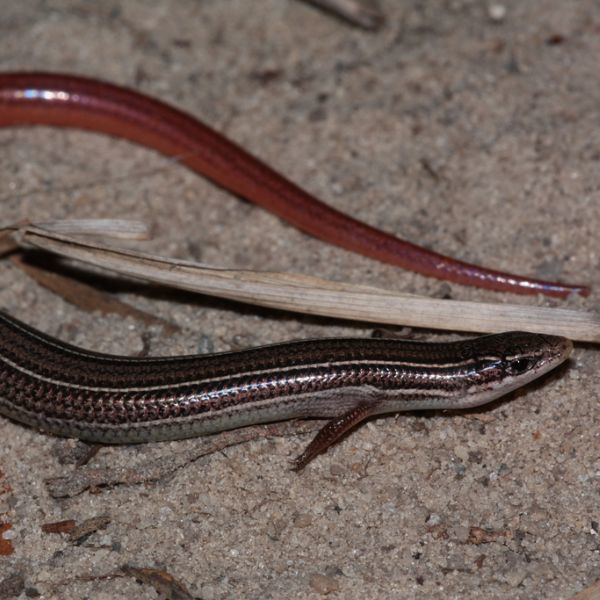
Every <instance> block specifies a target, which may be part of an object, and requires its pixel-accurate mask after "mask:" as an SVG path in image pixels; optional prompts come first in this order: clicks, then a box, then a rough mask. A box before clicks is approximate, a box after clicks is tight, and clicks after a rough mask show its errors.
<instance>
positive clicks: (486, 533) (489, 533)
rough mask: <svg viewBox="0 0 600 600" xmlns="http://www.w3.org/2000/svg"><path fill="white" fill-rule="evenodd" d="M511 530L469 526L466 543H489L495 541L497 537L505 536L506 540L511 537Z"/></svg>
mask: <svg viewBox="0 0 600 600" xmlns="http://www.w3.org/2000/svg"><path fill="white" fill-rule="evenodd" d="M512 537H513V535H512V531H510V530H508V529H504V530H502V529H497V530H494V529H482V528H481V527H471V529H469V538H468V539H467V543H468V544H475V545H479V544H490V543H491V542H495V541H497V540H498V539H499V538H506V539H507V540H510V539H512Z"/></svg>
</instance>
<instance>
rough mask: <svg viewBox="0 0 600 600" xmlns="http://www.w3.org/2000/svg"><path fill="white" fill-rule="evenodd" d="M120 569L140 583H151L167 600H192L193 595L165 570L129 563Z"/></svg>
mask: <svg viewBox="0 0 600 600" xmlns="http://www.w3.org/2000/svg"><path fill="white" fill-rule="evenodd" d="M121 570H122V571H123V573H125V575H130V576H131V577H135V579H136V580H137V581H139V582H141V583H145V584H147V585H151V586H152V587H153V588H154V589H155V590H156V591H157V592H158V594H161V595H162V596H164V597H166V598H168V599H169V600H193V596H192V595H191V594H190V593H189V592H188V591H187V588H186V587H185V586H184V585H183V584H182V583H181V582H179V581H177V579H175V577H173V575H171V574H170V573H167V572H166V571H163V570H161V569H152V568H148V567H132V566H130V565H124V566H123V567H121Z"/></svg>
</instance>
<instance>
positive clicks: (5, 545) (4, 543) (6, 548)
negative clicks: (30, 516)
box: [0, 523, 15, 556]
mask: <svg viewBox="0 0 600 600" xmlns="http://www.w3.org/2000/svg"><path fill="white" fill-rule="evenodd" d="M10 529H12V525H11V524H10V523H0V556H10V555H11V554H12V553H13V552H14V551H15V548H14V546H13V545H12V542H11V541H10V540H6V539H4V537H3V536H4V533H5V532H7V531H9V530H10Z"/></svg>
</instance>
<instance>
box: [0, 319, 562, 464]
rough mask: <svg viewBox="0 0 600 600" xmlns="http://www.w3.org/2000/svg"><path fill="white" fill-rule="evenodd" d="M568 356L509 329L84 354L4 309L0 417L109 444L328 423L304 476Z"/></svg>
mask: <svg viewBox="0 0 600 600" xmlns="http://www.w3.org/2000/svg"><path fill="white" fill-rule="evenodd" d="M571 350H572V344H571V342H570V341H569V340H567V339H565V338H562V337H556V336H548V335H539V334H535V333H523V332H509V333H501V334H495V335H487V336H482V337H478V338H474V339H468V340H463V341H457V342H449V343H422V342H421V343H419V342H412V341H399V340H395V339H323V340H306V341H299V342H288V343H284V344H276V345H272V346H264V347H259V348H252V349H249V350H244V351H241V352H226V353H220V354H210V355H193V356H175V357H172V358H132V357H123V356H111V355H106V354H99V353H96V352H91V351H88V350H83V349H80V348H76V347H74V346H71V345H68V344H66V343H63V342H62V341H59V340H58V339H55V338H53V337H50V336H48V335H45V334H43V333H41V332H39V331H36V330H35V329H33V328H31V327H29V326H27V325H25V324H24V323H21V322H20V321H18V320H17V319H15V318H13V317H10V316H8V315H7V314H4V313H0V413H1V414H4V415H5V416H7V417H10V418H12V419H15V420H17V421H20V422H22V423H25V424H28V425H31V426H34V427H37V428H40V429H42V430H45V431H48V432H50V433H54V434H57V435H63V436H72V437H78V438H80V439H83V440H88V441H93V442H103V443H112V444H119V443H136V442H150V441H159V440H174V439H180V438H186V437H191V436H196V435H203V434H208V433H214V432H219V431H224V430H227V429H233V428H237V427H242V426H246V425H251V424H256V423H266V422H272V421H280V420H286V419H292V418H306V417H321V418H328V419H330V420H329V421H328V423H327V424H326V425H325V426H324V427H323V429H321V431H320V432H319V433H318V434H317V436H316V437H315V438H314V440H313V441H312V442H311V443H310V444H309V445H308V447H307V448H306V449H305V451H304V452H303V453H302V454H301V455H300V456H299V457H298V459H297V460H296V463H295V466H296V468H298V469H300V468H303V467H304V466H305V465H306V464H307V463H308V462H309V461H310V460H312V459H313V458H314V457H315V456H316V455H317V454H319V453H320V452H322V451H324V450H325V449H327V448H328V447H329V446H330V445H331V444H332V443H334V442H335V441H336V440H338V439H339V438H340V437H341V436H342V435H344V433H346V432H347V431H349V430H350V429H352V428H353V427H354V426H355V425H357V424H358V423H360V422H361V421H363V420H364V419H366V418H367V417H370V416H372V415H378V414H384V413H394V412H398V411H408V410H424V409H432V410H443V409H464V408H469V407H474V406H478V405H480V404H483V403H486V402H489V401H491V400H494V399H495V398H498V397H499V396H502V395H504V394H506V393H508V392H509V391H511V390H514V389H515V388H517V387H520V386H522V385H524V384H526V383H527V382H529V381H532V380H533V379H536V378H537V377H539V376H541V375H543V374H544V373H546V372H548V371H549V370H551V369H553V368H554V367H556V366H557V365H559V364H560V363H562V362H563V361H565V360H566V359H567V358H568V357H569V355H570V353H571Z"/></svg>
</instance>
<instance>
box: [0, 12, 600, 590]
mask: <svg viewBox="0 0 600 600" xmlns="http://www.w3.org/2000/svg"><path fill="white" fill-rule="evenodd" d="M490 6H491V5H488V4H486V3H484V2H474V1H471V0H457V1H453V2H445V1H441V0H439V1H436V0H426V1H425V2H422V1H416V0H410V1H405V2H395V1H393V0H386V1H384V2H382V7H383V8H384V10H385V12H386V13H387V16H388V24H387V26H386V27H385V28H384V29H383V30H382V31H381V32H380V33H378V34H375V35H374V34H368V33H363V32H360V31H358V30H355V29H352V28H350V27H347V26H345V25H343V24H341V23H339V22H337V21H335V20H333V19H330V18H327V17H324V16H323V15H322V14H320V13H319V12H318V11H316V10H314V9H313V8H310V7H308V6H305V5H303V4H300V3H297V2H293V1H291V0H253V1H252V2H247V1H244V0H218V1H217V0H213V1H194V0H177V1H170V2H167V1H165V2H160V3H159V2H156V3H148V2H142V1H141V0H136V1H130V2H116V1H109V2H98V3H91V2H83V1H75V0H71V1H69V0H53V1H52V2H46V1H42V0H40V1H39V2H35V1H23V2H12V3H10V2H6V3H4V4H3V7H2V13H1V14H0V35H1V39H2V44H1V46H0V68H1V69H2V70H3V71H5V70H16V69H38V70H52V71H65V72H71V73H79V74H85V75H90V76H97V77H100V78H104V79H108V80H111V81H114V82H117V83H122V84H126V85H129V86H132V87H135V88H137V89H140V90H143V91H144V92H147V93H149V94H152V95H154V96H157V97H159V98H162V99H163V100H166V101H169V102H171V103H173V104H175V105H177V106H179V107H182V108H184V109H186V110H188V111H190V112H192V113H194V114H195V115H198V116H199V117H201V118H202V119H203V120H205V121H206V122H208V123H210V124H212V125H213V126H214V127H216V128H217V129H219V130H221V131H223V132H226V133H227V135H229V136H230V137H232V138H234V139H235V140H237V141H238V142H240V143H241V144H243V145H245V146H246V147H248V148H249V149H251V150H252V151H253V152H255V153H256V154H257V155H259V156H261V157H262V158H263V159H265V160H266V161H268V162H269V163H271V164H272V165H274V166H276V167H277V168H278V169H280V170H281V171H283V172H284V173H285V174H287V175H288V176H289V177H290V178H292V179H293V180H294V181H296V182H298V183H299V184H301V185H303V186H305V187H306V188H308V189H309V190H310V191H312V192H314V193H315V194H316V195H318V196H319V197H321V198H323V199H324V200H326V201H327V202H329V203H331V204H332V205H334V206H336V207H338V208H340V209H342V210H344V211H347V212H348V213H351V214H353V215H355V216H356V217H358V218H361V219H364V220H365V221H368V222H369V223H371V224H373V225H376V226H379V227H383V228H385V229H387V230H389V231H392V232H397V233H398V234H399V235H402V236H404V237H407V238H409V239H411V240H414V241H417V242H419V243H422V244H424V245H425V246H427V247H432V248H435V249H437V250H439V251H442V252H445V253H449V254H451V255H455V256H458V257H461V258H463V259H467V260H471V261H475V262H479V263H481V264H485V265H487V266H493V267H497V268H505V269H512V270H514V271H518V272H521V273H525V274H533V275H537V276H544V277H550V278H560V279H563V280H565V281H574V282H588V283H590V284H591V285H592V286H593V287H594V293H593V295H592V296H591V297H590V298H589V299H587V300H586V301H580V300H574V299H571V300H570V301H569V302H568V304H571V305H573V306H585V307H587V308H598V305H599V300H598V299H599V296H598V290H600V272H599V271H598V268H597V267H598V248H597V239H598V230H599V228H600V193H599V190H600V169H599V160H600V128H599V127H598V123H599V116H600V112H599V106H600V80H599V74H598V57H599V56H600V35H599V34H600V6H599V5H598V3H597V2H592V1H584V0H581V1H573V2H564V1H562V0H546V1H535V0H509V1H507V2H503V3H502V4H501V5H500V6H501V7H503V8H504V9H505V14H504V16H503V18H502V19H500V20H496V21H495V20H494V19H492V18H491V16H490ZM494 11H497V12H496V13H494ZM492 13H494V14H501V13H502V11H499V12H498V5H494V8H493V10H492ZM0 148H1V152H0V173H1V178H0V181H1V182H2V183H1V187H0V196H2V220H3V221H13V220H17V219H19V218H22V217H25V216H28V217H32V218H42V217H43V218H46V217H57V218H58V217H92V216H93V217H114V216H135V217H136V218H139V219H142V220H145V221H147V222H148V223H150V224H151V225H152V227H153V231H154V233H155V236H154V238H153V240H152V241H150V242H148V243H145V244H144V245H143V246H141V247H142V249H144V250H147V251H150V252H156V253H162V254H167V255H170V256H175V257H183V258H192V259H195V260H202V261H205V262H208V263H212V264H218V265H225V266H237V267H244V268H255V269H269V270H286V271H296V272H304V273H310V274H316V275H319V276H323V277H329V278H334V279H340V280H346V281H354V282H360V283H365V284H371V285H378V286H382V287H388V288H391V289H396V290H405V291H410V292H416V293H422V294H427V295H433V296H449V297H452V298H460V299H473V300H475V299H482V300H492V299H493V300H500V301H502V300H507V301H508V300H510V301H519V302H523V303H533V304H540V303H545V304H549V305H558V304H560V303H559V302H550V301H547V300H542V299H539V298H529V299H526V298H515V297H514V296H510V295H508V294H507V295H497V294H492V293H487V292H482V291H478V290H475V289H469V288H466V287H461V286H457V285H449V284H446V283H442V282H439V281H435V280H430V279H426V278H424V277H420V276H417V275H414V274H410V273H405V272H402V271H400V270H398V269H396V268H393V267H388V266H385V265H381V264H378V263H376V262H374V261H371V260H368V259H366V258H362V257H359V256H355V255H353V254H350V253H348V252H345V251H343V250H339V249H336V248H333V247H329V246H326V245H325V244H323V243H321V242H318V241H316V240H313V239H309V238H308V237H306V236H305V235H303V234H301V233H299V232H298V231H296V230H294V229H292V228H290V227H288V226H287V225H285V224H282V223H281V222H280V221H279V220H278V219H277V218H275V217H273V216H271V215H269V214H267V213H266V212H264V211H262V210H260V209H258V208H255V207H253V206H252V205H249V204H247V203H244V202H242V201H240V200H239V199H237V198H234V197H232V196H231V195H229V194H227V193H225V192H223V191H221V190H219V189H216V188H215V187H214V186H213V185H211V184H210V183H208V182H207V181H205V180H204V179H202V178H201V177H198V176H196V175H194V174H193V173H191V172H189V171H187V170H186V169H185V168H183V167H181V166H179V165H177V164H176V163H173V162H172V161H169V160H167V159H165V158H164V157H162V156H159V155H157V154H155V153H153V152H151V151H147V150H144V149H141V148H138V147H134V146H132V145H131V144H128V143H126V142H122V141H115V140H112V139H108V138H105V137H102V136H100V135H93V134H84V133H81V132H74V131H53V130H50V129H43V128H38V129H28V130H26V129H11V130H4V131H1V132H0ZM104 283H105V284H107V282H106V281H105V282H104ZM119 297H120V298H122V299H123V300H126V301H127V302H130V303H131V304H132V305H134V306H136V307H138V308H140V309H142V310H145V311H147V312H149V313H152V314H155V315H158V316H160V317H162V318H165V319H167V320H169V321H171V322H172V323H175V324H177V325H178V326H179V327H180V331H179V332H177V333H175V334H166V333H165V332H164V331H163V330H162V329H161V328H160V327H150V328H148V327H147V326H146V325H144V324H142V323H140V322H138V321H136V320H133V319H125V320H124V319H122V318H120V317H117V316H105V315H100V314H98V313H93V312H87V311H84V310H81V309H78V308H75V307H73V306H72V305H70V304H68V303H66V302H65V301H64V300H62V299H61V298H60V297H59V296H57V295H55V294H52V293H51V292H49V291H47V290H46V289H44V288H42V287H41V286H39V285H37V284H36V283H34V282H33V281H32V280H31V279H29V278H28V277H27V276H26V275H25V274H24V273H23V272H22V271H21V270H19V269H17V268H16V267H15V266H14V265H13V264H12V263H11V262H10V261H8V260H4V261H3V262H2V263H0V306H1V307H2V308H3V309H5V310H7V311H10V312H11V313H12V314H14V315H15V316H17V317H19V318H21V319H23V320H25V321H27V322H28V323H30V324H32V325H34V326H36V327H39V328H40V329H42V330H44V331H47V332H50V333H52V334H53V335H57V336H59V337H60V338H62V339H64V340H66V341H69V342H71V343H75V344H78V345H82V346H85V347H89V348H94V349H97V350H101V351H107V352H115V353H122V354H136V353H139V352H141V351H144V350H147V351H149V352H150V353H151V354H178V353H183V352H196V351H201V350H203V351H206V350H213V349H214V350H224V349H229V348H240V347H246V346H251V345H256V344H264V343H270V342H275V341H280V340H284V339H289V338H303V337H315V336H331V335H364V336H368V335H369V334H370V332H371V329H370V328H369V327H367V326H364V325H362V324H357V325H354V324H351V323H342V322H335V321H333V320H328V319H316V318H302V317H298V316H294V315H291V314H278V313H275V312H270V311H266V310H255V309H253V308H248V307H241V306H237V305H234V304H222V303H220V302H218V301H214V300H208V299H205V298H202V297H193V296H191V295H187V294H185V295H184V294H177V293H171V292H164V293H161V292H157V291H156V290H148V289H146V288H144V287H143V286H141V287H135V288H130V289H127V288H124V289H121V292H120V294H119ZM416 334H417V337H419V338H420V339H426V338H430V339H435V338H436V337H437V335H438V334H435V333H434V332H416ZM598 360H599V357H598V351H597V349H595V348H593V347H590V346H587V347H585V346H577V347H576V350H575V354H574V357H573V360H572V361H571V363H570V364H569V365H568V367H567V368H564V369H561V370H560V371H559V372H557V373H555V374H553V375H552V376H550V377H548V378H546V379H545V380H544V382H542V383H541V384H539V385H534V386H532V387H529V388H528V389H526V390H523V391H520V392H518V393H516V394H513V395H512V396H511V397H509V398H508V399H507V400H506V401H504V402H499V403H496V404H495V405H494V406H493V407H492V408H491V409H489V410H484V411H474V412H472V413H471V414H469V415H466V416H465V415H451V416H449V415H441V414H438V415H432V416H425V415H408V416H403V417H400V418H397V419H395V418H382V419H378V420H375V421H373V422H370V423H369V424H367V425H366V426H363V427H362V428H360V429H358V430H357V431H356V432H355V433H354V434H353V435H351V436H350V437H348V438H347V439H346V440H345V441H343V443H341V444H339V445H337V446H336V447H335V448H333V449H331V450H330V451H329V452H328V453H327V454H326V455H324V456H321V457H320V458H318V459H317V460H315V461H314V462H313V463H312V464H311V465H310V466H309V467H308V468H307V469H306V470H305V471H304V472H303V473H301V474H295V473H293V472H291V471H290V470H289V468H288V465H289V463H288V460H289V458H290V457H292V456H294V455H296V454H297V453H298V452H299V451H300V449H301V448H302V446H303V445H304V444H306V443H307V440H308V439H309V438H308V437H306V436H304V437H294V436H291V437H285V438H277V439H274V440H267V441H256V442H251V443H247V444H241V445H239V446H236V447H233V448H230V449H227V450H226V451H224V452H221V453H218V454H214V455H212V456H209V457H207V458H202V459H199V460H194V459H193V458H189V457H190V456H192V457H193V456H195V455H194V452H195V448H196V447H197V445H198V444H199V443H200V442H198V441H197V440H192V441H187V442H182V443H168V444H154V445H145V446H138V447H107V448H102V449H100V451H99V452H98V453H97V454H96V455H95V456H93V457H92V458H91V459H90V461H89V462H88V463H87V464H86V465H85V466H77V465H76V458H75V457H76V455H77V453H78V452H79V451H80V447H79V445H78V444H76V443H75V442H73V441H69V440H59V439H56V438H52V437H50V436H45V435H42V434H40V433H37V432H35V431H33V430H30V429H27V428H25V427H22V426H20V425H18V424H15V423H11V422H9V421H7V420H6V419H0V440H1V442H2V443H1V445H0V448H1V449H0V477H1V479H0V522H2V523H3V524H4V525H3V526H2V529H3V530H4V532H3V538H2V540H1V543H0V548H2V549H3V550H4V553H5V554H6V555H5V556H0V582H2V584H1V585H2V586H3V587H0V596H1V595H2V594H5V595H8V594H11V593H12V594H19V593H20V594H21V597H43V598H65V597H69V598H127V597H146V598H154V597H159V592H157V591H156V589H155V588H156V585H157V583H156V582H157V581H158V580H161V578H162V582H163V584H164V585H166V583H165V577H167V574H168V575H170V576H172V577H173V578H175V580H177V581H178V582H179V583H180V584H181V585H182V586H185V588H186V589H187V592H188V593H189V594H190V595H191V596H192V597H199V598H204V599H207V600H210V599H212V598H215V599H217V598H317V597H320V596H322V595H325V594H329V595H330V597H334V598H457V597H465V598H476V597H482V595H485V597H487V598H542V597H543V598H570V597H571V596H573V595H574V594H576V593H577V592H579V591H580V590H582V589H584V588H587V587H589V586H591V585H592V584H593V582H594V581H596V580H597V579H599V578H600V568H599V565H600V555H599V548H600V546H599V525H598V522H599V521H600V513H599V511H598V506H599V497H598V490H599V485H598V475H599V472H600V463H599V454H600V451H599V447H600V444H599V439H598V392H599V386H598V382H597V368H598ZM174 457H179V458H180V459H181V460H180V463H177V464H178V467H177V468H176V469H173V470H171V471H169V470H168V469H166V470H165V471H166V472H161V473H162V474H161V475H160V476H158V478H157V479H156V480H155V481H151V482H146V483H141V484H140V483H134V482H133V481H132V480H131V479H132V478H131V477H129V479H128V478H127V477H125V478H124V479H125V482H124V483H121V484H118V485H114V486H109V487H101V488H98V487H96V488H92V489H87V490H84V491H80V492H78V493H77V492H73V495H71V496H70V497H66V498H56V497H53V496H52V495H51V488H49V484H48V481H47V480H48V479H51V478H55V477H57V476H61V475H63V476H67V477H68V478H70V477H72V476H73V475H74V474H79V473H80V472H81V471H82V470H83V471H85V470H86V469H87V470H89V469H103V468H106V469H115V470H117V471H118V470H120V469H124V468H125V467H130V466H139V468H140V469H142V470H143V469H147V468H149V465H150V466H152V465H155V464H157V462H158V463H160V464H165V463H166V464H169V463H170V462H171V461H173V462H175V458H174ZM181 457H183V458H181ZM161 461H162V462H161ZM90 519H92V521H89V520H90ZM94 519H95V520H94ZM65 520H72V521H74V522H75V523H76V524H77V525H78V526H81V525H83V527H84V528H85V527H88V528H89V531H90V533H89V534H88V535H84V534H85V531H81V530H79V532H78V535H77V536H71V537H69V536H68V535H67V534H64V533H49V532H47V531H45V530H43V529H42V525H45V524H46V525H47V524H48V523H56V522H59V521H65ZM65 527H66V528H69V527H70V526H69V525H66V526H65ZM75 538H76V539H75ZM123 565H129V566H132V567H134V568H139V569H155V571H133V572H130V573H129V574H125V573H124V572H123V571H121V570H120V569H121V567H122V566H123ZM132 573H133V575H137V581H136V577H135V576H133V575H132ZM140 581H144V583H140ZM152 582H154V584H155V585H152ZM11 590H12V591H11ZM179 593H180V594H184V591H182V590H180V591H179ZM170 595H171V597H184V596H176V594H175V592H174V591H173V590H171V592H170Z"/></svg>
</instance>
